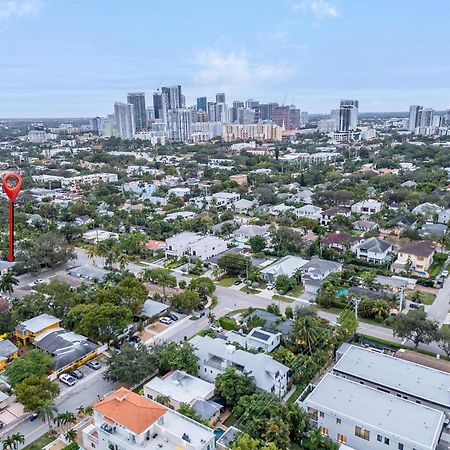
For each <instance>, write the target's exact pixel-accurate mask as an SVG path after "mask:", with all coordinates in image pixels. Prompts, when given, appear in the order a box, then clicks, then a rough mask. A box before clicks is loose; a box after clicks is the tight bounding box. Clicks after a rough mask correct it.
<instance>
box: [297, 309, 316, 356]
mask: <svg viewBox="0 0 450 450" xmlns="http://www.w3.org/2000/svg"><path fill="white" fill-rule="evenodd" d="M319 334H320V328H319V326H318V324H317V320H316V318H315V317H313V316H305V317H301V318H299V319H297V320H296V321H295V322H294V326H293V328H292V333H291V338H292V339H293V340H294V342H295V343H297V344H300V345H301V346H302V347H305V348H307V349H308V353H309V354H311V353H312V349H313V346H314V345H315V344H316V342H317V340H318V338H319Z"/></svg>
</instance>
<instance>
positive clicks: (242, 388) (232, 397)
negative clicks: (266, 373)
mask: <svg viewBox="0 0 450 450" xmlns="http://www.w3.org/2000/svg"><path fill="white" fill-rule="evenodd" d="M215 385H216V392H217V393H218V394H219V395H220V396H222V397H223V398H224V399H225V400H226V402H227V405H228V406H230V407H234V406H235V405H236V404H237V402H238V400H239V399H240V398H241V397H242V396H243V395H250V394H252V393H253V392H254V391H255V384H254V382H253V378H252V377H250V376H249V375H248V374H247V373H241V372H238V371H237V370H236V368H235V367H234V366H229V367H227V368H226V369H225V370H224V371H223V372H222V373H221V374H219V375H218V376H217V377H216V381H215Z"/></svg>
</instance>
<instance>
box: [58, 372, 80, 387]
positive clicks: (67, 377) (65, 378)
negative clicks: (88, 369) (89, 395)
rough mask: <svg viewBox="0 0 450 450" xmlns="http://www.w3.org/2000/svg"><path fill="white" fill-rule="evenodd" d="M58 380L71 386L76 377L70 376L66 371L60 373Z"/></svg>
mask: <svg viewBox="0 0 450 450" xmlns="http://www.w3.org/2000/svg"><path fill="white" fill-rule="evenodd" d="M59 381H61V383H64V384H66V385H67V386H73V385H74V384H75V383H76V382H77V380H76V378H74V377H72V376H70V375H69V374H68V373H63V374H62V375H60V376H59Z"/></svg>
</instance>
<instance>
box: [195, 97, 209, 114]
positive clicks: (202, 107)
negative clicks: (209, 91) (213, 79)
mask: <svg viewBox="0 0 450 450" xmlns="http://www.w3.org/2000/svg"><path fill="white" fill-rule="evenodd" d="M207 107H208V99H207V98H206V97H199V98H198V99H197V111H204V112H207V111H208V110H207Z"/></svg>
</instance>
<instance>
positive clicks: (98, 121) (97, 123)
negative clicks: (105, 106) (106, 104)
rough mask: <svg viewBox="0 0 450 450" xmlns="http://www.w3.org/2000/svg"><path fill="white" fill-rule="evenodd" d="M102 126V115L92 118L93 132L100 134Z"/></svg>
mask: <svg viewBox="0 0 450 450" xmlns="http://www.w3.org/2000/svg"><path fill="white" fill-rule="evenodd" d="M101 127H102V118H101V117H98V116H97V117H94V118H93V119H91V130H92V132H93V133H96V134H99V132H100V129H101Z"/></svg>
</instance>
